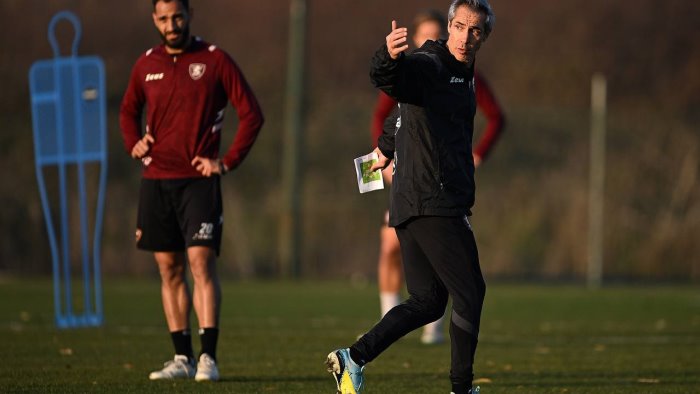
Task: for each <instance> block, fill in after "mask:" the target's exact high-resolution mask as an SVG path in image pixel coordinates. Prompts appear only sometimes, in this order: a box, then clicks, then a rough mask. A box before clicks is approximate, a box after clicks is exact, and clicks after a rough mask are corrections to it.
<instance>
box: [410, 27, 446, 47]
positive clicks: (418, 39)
mask: <svg viewBox="0 0 700 394" xmlns="http://www.w3.org/2000/svg"><path fill="white" fill-rule="evenodd" d="M441 31H442V26H440V24H439V23H438V22H436V21H431V20H427V21H425V22H423V23H421V24H420V25H418V26H417V27H416V32H415V33H414V34H413V43H414V44H416V48H420V47H422V46H423V44H425V42H426V41H427V40H433V41H436V40H437V39H438V38H440V33H441Z"/></svg>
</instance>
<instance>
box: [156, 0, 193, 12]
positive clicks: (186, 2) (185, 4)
mask: <svg viewBox="0 0 700 394" xmlns="http://www.w3.org/2000/svg"><path fill="white" fill-rule="evenodd" d="M159 1H162V2H164V3H170V2H171V1H179V2H180V4H182V6H183V7H185V9H186V10H189V9H190V0H153V8H156V4H158V2H159Z"/></svg>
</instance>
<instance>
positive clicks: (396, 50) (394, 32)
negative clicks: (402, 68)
mask: <svg viewBox="0 0 700 394" xmlns="http://www.w3.org/2000/svg"><path fill="white" fill-rule="evenodd" d="M407 39H408V29H407V28H405V27H398V28H397V27H396V21H391V33H389V35H388V36H386V47H387V49H388V50H389V56H391V58H392V59H394V60H396V59H398V58H399V55H401V52H403V51H405V50H406V49H408V44H407V43H406V40H407Z"/></svg>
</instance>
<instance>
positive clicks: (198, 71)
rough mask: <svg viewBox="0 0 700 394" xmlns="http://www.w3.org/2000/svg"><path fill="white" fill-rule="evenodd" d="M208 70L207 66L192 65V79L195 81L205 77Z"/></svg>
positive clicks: (200, 64)
mask: <svg viewBox="0 0 700 394" xmlns="http://www.w3.org/2000/svg"><path fill="white" fill-rule="evenodd" d="M206 70H207V65H206V64H202V63H192V64H190V77H192V79H193V80H195V81H196V80H198V79H199V78H202V76H203V75H204V71H206Z"/></svg>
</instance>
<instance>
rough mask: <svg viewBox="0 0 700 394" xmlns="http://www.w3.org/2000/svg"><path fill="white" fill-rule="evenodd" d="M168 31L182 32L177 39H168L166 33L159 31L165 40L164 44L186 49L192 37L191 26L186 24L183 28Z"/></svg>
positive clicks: (161, 37) (169, 46)
mask: <svg viewBox="0 0 700 394" xmlns="http://www.w3.org/2000/svg"><path fill="white" fill-rule="evenodd" d="M168 33H178V34H180V37H178V38H177V39H176V40H168V39H167V38H166V37H165V35H164V34H163V33H162V32H160V31H158V34H159V35H160V39H161V40H162V41H163V44H165V46H167V47H168V48H172V49H184V48H185V45H187V42H188V41H189V39H190V27H189V25H188V26H185V27H184V28H183V29H182V30H174V31H171V32H168Z"/></svg>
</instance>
